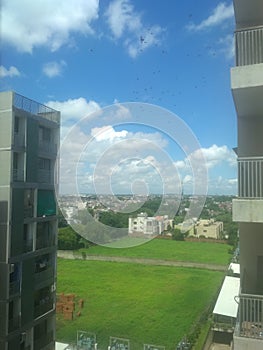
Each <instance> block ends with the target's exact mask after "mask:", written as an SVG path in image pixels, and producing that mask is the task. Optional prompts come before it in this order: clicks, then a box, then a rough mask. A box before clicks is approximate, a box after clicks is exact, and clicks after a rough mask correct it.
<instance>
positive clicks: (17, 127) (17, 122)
mask: <svg viewBox="0 0 263 350" xmlns="http://www.w3.org/2000/svg"><path fill="white" fill-rule="evenodd" d="M14 131H15V133H16V134H18V132H19V118H18V117H15V125H14Z"/></svg>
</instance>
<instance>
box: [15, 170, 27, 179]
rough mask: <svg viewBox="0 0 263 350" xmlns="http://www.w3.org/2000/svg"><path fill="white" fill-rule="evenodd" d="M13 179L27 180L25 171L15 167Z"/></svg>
mask: <svg viewBox="0 0 263 350" xmlns="http://www.w3.org/2000/svg"><path fill="white" fill-rule="evenodd" d="M13 181H20V182H23V181H25V172H24V170H22V169H13Z"/></svg>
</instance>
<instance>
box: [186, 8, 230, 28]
mask: <svg viewBox="0 0 263 350" xmlns="http://www.w3.org/2000/svg"><path fill="white" fill-rule="evenodd" d="M233 17H234V8H233V4H232V3H230V4H229V5H227V4H226V3H225V2H220V3H219V4H218V5H217V6H216V8H215V9H214V10H213V12H212V14H211V15H210V16H209V17H208V18H206V19H204V20H203V21H202V22H201V23H199V24H194V23H191V24H190V25H188V27H187V28H188V29H189V30H192V31H199V30H205V29H208V28H211V27H216V26H218V25H221V24H222V23H224V22H226V21H227V20H229V19H232V18H233Z"/></svg>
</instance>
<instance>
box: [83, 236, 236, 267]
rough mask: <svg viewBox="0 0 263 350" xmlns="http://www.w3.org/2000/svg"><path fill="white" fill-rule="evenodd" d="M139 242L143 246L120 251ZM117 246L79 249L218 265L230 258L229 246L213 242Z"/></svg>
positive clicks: (121, 243) (122, 243)
mask: <svg viewBox="0 0 263 350" xmlns="http://www.w3.org/2000/svg"><path fill="white" fill-rule="evenodd" d="M133 240H135V243H134V241H133ZM141 242H142V243H143V244H140V245H137V246H133V247H128V248H123V249H120V248H122V247H126V246H129V245H134V244H139V243H141ZM117 244H118V245H119V247H120V248H112V247H110V245H109V247H105V246H92V247H90V248H89V249H81V251H85V252H86V253H87V254H88V255H104V256H121V257H135V258H145V259H165V260H179V261H189V262H200V263H208V264H219V265H220V264H222V265H227V263H228V262H229V260H230V257H231V256H230V254H229V253H228V250H229V248H230V246H229V245H227V244H219V243H214V242H213V241H211V243H210V242H187V241H174V240H165V239H154V240H150V241H146V243H145V240H143V239H135V238H130V239H125V240H123V241H122V240H120V241H118V242H115V243H113V246H115V247H116V245H117Z"/></svg>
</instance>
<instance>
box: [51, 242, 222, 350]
mask: <svg viewBox="0 0 263 350" xmlns="http://www.w3.org/2000/svg"><path fill="white" fill-rule="evenodd" d="M168 243H169V244H168V245H167V242H164V243H163V241H158V240H156V241H153V242H150V243H148V244H145V245H142V246H139V247H136V248H132V249H131V250H129V249H127V250H129V254H134V255H135V256H138V255H137V254H142V255H139V256H142V257H149V258H150V257H151V258H152V257H153V256H157V257H158V258H164V251H163V249H164V248H163V244H164V245H165V246H166V249H167V247H169V245H170V244H171V247H172V248H171V249H170V250H169V248H168V252H167V251H166V254H165V255H167V256H168V258H169V259H172V258H173V259H180V260H185V259H186V260H187V257H185V256H184V255H183V251H184V252H185V254H187V255H188V259H190V260H191V261H192V259H196V260H197V261H203V260H202V259H204V255H205V256H206V258H205V259H206V260H205V261H209V262H212V261H213V259H212V256H213V257H214V258H218V256H219V255H221V253H218V251H217V249H219V250H220V249H222V247H224V248H225V249H226V250H227V247H225V246H224V245H220V244H213V245H210V246H209V245H207V244H203V243H202V244H203V246H202V244H201V245H199V244H198V247H199V250H198V249H197V246H196V244H195V243H194V244H193V243H191V244H189V245H188V242H173V241H169V242H168ZM150 245H152V248H151V249H149V246H150ZM191 246H193V247H191ZM195 246H196V247H195ZM158 247H159V249H161V252H158ZM181 247H184V249H183V248H181ZM220 247H221V248H220ZM186 248H187V249H186ZM104 249H105V255H110V254H112V253H113V252H114V250H111V249H109V248H102V247H94V249H93V248H91V249H89V252H91V251H92V250H93V252H94V254H99V251H101V252H103V251H104ZM188 250H189V251H188ZM214 250H216V251H217V253H215V252H213V253H212V252H211V251H214ZM117 251H118V253H119V254H118V255H121V253H124V252H125V251H126V249H117ZM207 251H208V252H207ZM110 252H111V253H110ZM179 252H180V253H179ZM126 254H128V253H126ZM222 255H223V256H224V259H225V260H224V259H223V258H222V257H221V258H220V259H219V260H217V261H216V262H217V263H219V262H220V261H221V262H222V263H223V262H224V263H226V258H227V253H226V251H225V252H223V253H222ZM127 256H131V255H127ZM189 257H190V258H189ZM198 257H199V258H198ZM200 259H201V260H200ZM207 259H208V260H207ZM222 278H223V273H221V272H217V271H208V270H201V269H189V268H175V267H162V266H146V265H139V264H126V263H115V262H102V261H85V260H62V259H58V278H57V279H58V282H57V287H58V292H64V293H75V294H76V296H77V297H79V298H83V299H84V300H85V304H84V308H83V309H82V311H81V312H82V314H81V316H80V317H78V318H77V317H76V318H75V319H74V320H73V321H64V320H63V319H62V318H61V316H59V317H58V321H57V340H58V341H59V340H60V341H67V342H74V341H76V334H77V330H86V331H89V332H94V333H96V335H97V339H98V342H99V349H107V345H108V340H109V337H110V336H115V337H121V338H128V339H130V341H131V349H132V350H140V349H142V348H143V344H144V343H150V344H156V345H164V346H165V347H166V350H174V349H175V345H176V344H177V343H178V341H179V340H180V339H181V338H182V337H183V336H184V335H185V334H187V333H188V331H189V329H190V328H191V325H192V324H193V323H194V322H195V320H196V319H197V318H198V317H199V316H200V314H201V313H202V312H203V310H204V309H205V308H206V307H207V306H208V305H209V304H210V303H211V301H212V300H213V298H214V296H215V294H216V292H217V290H218V288H219V286H220V283H221V281H222ZM77 311H78V308H77Z"/></svg>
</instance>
